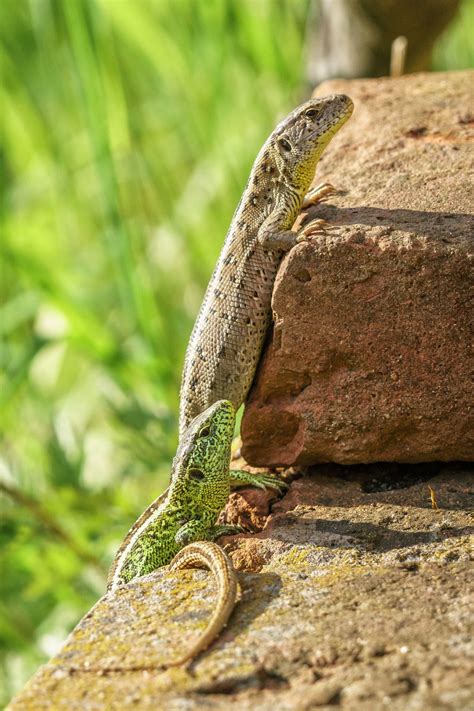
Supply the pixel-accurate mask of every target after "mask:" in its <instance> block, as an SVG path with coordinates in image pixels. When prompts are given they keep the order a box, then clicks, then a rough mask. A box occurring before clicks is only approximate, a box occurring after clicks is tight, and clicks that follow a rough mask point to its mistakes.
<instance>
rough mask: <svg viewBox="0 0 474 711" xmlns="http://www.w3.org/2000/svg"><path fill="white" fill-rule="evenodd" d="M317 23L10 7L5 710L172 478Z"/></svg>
mask: <svg viewBox="0 0 474 711" xmlns="http://www.w3.org/2000/svg"><path fill="white" fill-rule="evenodd" d="M307 10H308V0H286V1H283V0H281V1H279V0H233V1H232V0H227V1H225V0H206V1H205V2H204V0H203V1H202V2H201V1H198V0H194V1H192V0H137V1H135V2H132V1H131V0H67V1H66V0H30V2H28V1H27V0H18V1H15V2H2V3H1V4H0V27H1V32H2V35H3V37H2V45H1V48H0V71H1V75H2V84H1V89H0V91H1V115H2V138H3V140H2V150H1V154H0V155H1V167H2V170H1V173H0V180H1V191H0V221H1V248H2V264H1V284H0V289H1V305H0V335H1V338H2V344H1V373H0V425H1V432H2V434H1V444H2V451H1V455H0V491H1V492H2V501H1V528H0V564H1V573H2V574H1V576H0V589H1V610H0V613H1V615H0V639H1V645H2V646H1V655H2V656H1V659H0V687H2V688H3V690H4V697H3V699H2V698H0V702H1V701H5V700H7V699H8V698H9V697H10V696H11V694H12V693H14V691H15V690H16V689H18V688H19V687H20V686H21V685H22V684H23V683H24V681H25V679H26V678H27V677H28V676H29V675H31V673H32V672H33V671H34V670H35V668H36V667H37V666H38V665H39V664H40V663H41V662H43V661H45V660H46V659H47V658H48V657H49V656H50V655H51V654H52V653H54V652H55V651H56V650H57V649H58V647H59V646H60V644H61V642H62V641H63V640H64V637H65V635H66V634H67V632H68V631H69V630H70V629H71V628H72V627H73V626H74V624H75V623H76V622H77V620H78V619H79V618H80V616H81V615H82V614H83V613H84V612H85V611H86V610H87V609H88V608H89V607H90V606H91V605H92V604H93V603H94V601H95V600H96V599H97V598H98V597H99V596H100V595H101V594H102V593H103V590H104V580H105V574H106V571H107V567H108V565H109V563H110V561H111V558H112V556H113V553H114V550H115V549H116V547H117V545H118V543H119V542H120V540H121V538H122V537H123V535H124V534H125V533H126V530H127V528H128V526H129V525H130V524H131V523H132V522H133V520H134V519H135V518H136V516H137V514H139V513H140V512H141V511H142V509H143V508H144V507H145V506H146V505H147V504H148V503H149V502H150V501H151V500H152V499H153V498H154V497H155V496H156V495H157V494H158V493H159V492H160V491H161V490H162V488H163V487H164V486H165V484H166V482H167V480H168V476H169V467H170V462H171V459H172V457H173V454H174V449H175V446H176V424H177V406H178V389H179V380H180V371H181V366H182V360H183V355H184V349H185V347H186V343H187V338H188V337H189V334H190V330H191V327H192V324H193V321H194V318H195V315H196V312H197V309H198V307H199V304H200V301H201V297H202V294H203V291H204V288H205V286H206V283H207V280H208V278H209V275H210V273H211V271H212V268H213V265H214V263H215V260H216V258H217V255H218V252H219V249H220V246H221V244H222V241H223V238H224V235H225V233H226V230H227V227H228V224H229V222H230V218H231V216H232V213H233V210H234V208H235V205H236V203H237V201H238V199H239V197H240V193H241V191H242V188H243V186H244V184H245V182H246V178H247V175H248V171H249V169H250V166H251V163H252V161H253V159H254V157H255V155H256V153H257V151H258V149H259V147H260V145H261V143H262V141H263V140H264V138H265V137H266V135H267V134H268V133H269V132H270V130H271V129H272V127H273V125H274V123H275V120H276V119H277V118H278V117H279V116H281V115H282V114H284V113H285V112H287V111H288V110H289V109H291V108H292V107H293V105H295V104H296V103H298V101H300V100H302V99H303V98H305V96H306V91H307V90H306V89H305V87H304V82H303V79H302V77H303V76H304V69H303V62H304V53H303V48H304V35H305V21H306V15H307ZM473 27H474V7H473V3H472V1H471V0H468V1H467V2H465V4H464V6H463V11H462V15H461V16H460V18H459V19H458V20H456V22H455V23H454V24H453V25H452V27H451V28H450V30H449V32H448V33H447V34H446V35H445V37H444V38H443V39H442V40H441V42H440V44H439V46H438V49H437V54H436V60H435V67H436V68H438V69H444V68H463V67H466V66H472V65H473V64H474V51H473V48H472V44H470V34H472V30H473Z"/></svg>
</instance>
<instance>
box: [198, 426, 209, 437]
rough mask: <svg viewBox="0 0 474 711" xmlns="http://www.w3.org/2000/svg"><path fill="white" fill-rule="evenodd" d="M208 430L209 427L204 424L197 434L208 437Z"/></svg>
mask: <svg viewBox="0 0 474 711" xmlns="http://www.w3.org/2000/svg"><path fill="white" fill-rule="evenodd" d="M210 432H211V430H210V428H209V427H208V426H207V425H205V426H204V427H203V428H202V430H201V431H200V432H199V436H200V437H208V436H209V434H210Z"/></svg>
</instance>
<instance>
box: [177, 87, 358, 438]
mask: <svg viewBox="0 0 474 711" xmlns="http://www.w3.org/2000/svg"><path fill="white" fill-rule="evenodd" d="M352 110H353V104H352V101H351V100H350V99H349V97H347V96H344V95H342V94H341V95H333V96H328V97H325V98H321V99H311V100H310V101H307V102H306V103H305V104H302V105H301V106H299V107H298V108H296V109H295V110H294V111H292V112H291V113H290V114H289V116H287V117H286V118H285V119H284V120H283V121H282V122H281V123H280V124H279V125H278V126H277V127H276V128H275V130H274V131H273V133H272V134H271V135H270V137H269V138H268V140H267V141H266V142H265V143H264V145H263V147H262V149H261V150H260V153H259V154H258V156H257V158H256V161H255V163H254V166H253V168H252V171H251V173H250V177H249V180H248V183H247V186H246V188H245V190H244V193H243V195H242V198H241V200H240V203H239V205H238V207H237V210H236V211H235V214H234V217H233V219H232V222H231V225H230V228H229V232H228V234H227V238H226V240H225V244H224V247H223V249H222V252H221V255H220V257H219V260H218V262H217V265H216V268H215V271H214V274H213V275H212V277H211V280H210V282H209V286H208V288H207V291H206V295H205V297H204V301H203V304H202V306H201V310H200V312H199V315H198V317H197V320H196V323H195V326H194V329H193V332H192V335H191V339H190V342H189V345H188V349H187V352H186V358H185V364H184V370H183V377H182V381H181V409H180V423H179V429H180V437H182V436H183V435H184V433H185V431H186V429H187V427H188V425H189V423H190V422H191V420H192V419H193V418H194V417H196V416H197V415H198V414H199V413H200V412H203V411H204V410H205V409H206V408H207V407H209V405H211V404H212V403H213V402H216V400H220V399H222V398H226V399H228V400H230V401H231V402H232V403H233V405H234V407H235V408H236V409H238V408H239V407H240V405H241V404H242V403H243V402H244V400H245V397H246V395H247V393H248V391H249V389H250V386H251V384H252V381H253V378H254V374H255V370H256V367H257V364H258V360H259V357H260V353H261V350H262V347H263V343H264V340H265V336H266V334H267V330H268V327H269V324H270V321H271V296H272V291H273V283H274V279H275V275H276V272H277V269H278V266H279V264H280V261H281V258H282V256H283V253H284V252H286V251H288V250H289V249H291V248H292V247H293V246H294V245H295V244H297V243H298V242H301V241H303V240H307V239H309V238H311V236H312V235H314V234H317V233H318V232H320V231H321V220H313V221H311V222H310V223H309V224H307V225H305V226H304V227H303V228H302V229H300V230H299V232H293V231H292V230H291V227H292V226H293V224H294V221H295V219H296V217H297V216H298V213H299V212H300V210H301V208H302V207H303V206H306V205H308V204H311V203H314V202H316V201H317V200H318V199H321V191H320V192H319V193H318V192H317V191H316V192H313V194H310V196H308V198H305V196H306V193H307V192H308V188H309V186H310V184H311V182H312V180H313V177H314V172H315V169H316V164H317V162H318V160H319V158H320V156H321V153H322V152H323V150H324V148H325V147H326V146H327V144H328V143H329V141H330V140H331V138H332V137H333V136H334V134H335V133H337V131H338V130H339V129H340V128H341V126H342V125H343V124H344V123H345V122H346V121H347V119H348V118H349V117H350V115H351V113H352ZM323 192H324V191H323ZM326 192H328V189H327V187H326Z"/></svg>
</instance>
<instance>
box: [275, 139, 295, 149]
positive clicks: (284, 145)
mask: <svg viewBox="0 0 474 711" xmlns="http://www.w3.org/2000/svg"><path fill="white" fill-rule="evenodd" d="M277 143H278V147H279V148H280V149H281V150H282V151H283V152H284V153H289V152H290V151H291V150H292V149H293V146H292V145H291V143H290V142H289V140H288V139H287V138H284V137H283V136H282V137H281V138H279V139H278V141H277Z"/></svg>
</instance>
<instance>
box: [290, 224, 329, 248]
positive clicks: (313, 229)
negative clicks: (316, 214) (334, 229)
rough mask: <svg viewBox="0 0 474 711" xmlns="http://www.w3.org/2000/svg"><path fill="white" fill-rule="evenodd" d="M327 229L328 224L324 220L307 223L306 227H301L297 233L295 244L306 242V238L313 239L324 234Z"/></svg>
mask: <svg viewBox="0 0 474 711" xmlns="http://www.w3.org/2000/svg"><path fill="white" fill-rule="evenodd" d="M328 227H329V222H327V221H326V220H321V219H318V218H317V219H315V220H311V222H308V224H307V225H305V226H304V227H302V229H301V230H300V232H299V235H298V237H297V238H296V242H297V243H300V242H306V241H307V239H308V237H313V235H320V234H324V232H325V230H326V229H327V228H328Z"/></svg>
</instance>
